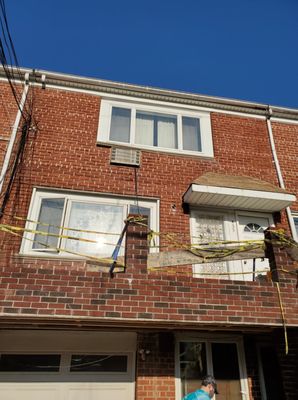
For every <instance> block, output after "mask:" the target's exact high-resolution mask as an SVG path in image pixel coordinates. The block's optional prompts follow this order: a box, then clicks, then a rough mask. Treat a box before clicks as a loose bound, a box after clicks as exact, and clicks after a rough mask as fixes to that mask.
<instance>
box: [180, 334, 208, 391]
mask: <svg viewBox="0 0 298 400" xmlns="http://www.w3.org/2000/svg"><path fill="white" fill-rule="evenodd" d="M179 359H180V377H181V391H182V392H181V396H182V397H183V396H185V395H186V394H187V393H190V392H193V391H195V390H197V389H198V388H200V386H201V381H202V377H203V376H204V375H206V373H207V362H206V346H205V343H198V342H180V344H179Z"/></svg>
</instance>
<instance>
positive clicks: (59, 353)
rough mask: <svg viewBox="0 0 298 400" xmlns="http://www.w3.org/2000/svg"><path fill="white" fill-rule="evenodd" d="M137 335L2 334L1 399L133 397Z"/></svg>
mask: <svg viewBox="0 0 298 400" xmlns="http://www.w3.org/2000/svg"><path fill="white" fill-rule="evenodd" d="M135 346H136V336H135V334H134V333H121V334H119V333H114V332H100V333H98V332H97V333H93V332H62V331H61V332H47V331H11V332H9V331H3V332H0V400H29V399H30V400H99V399H100V400H114V399H117V400H133V399H134V374H135V371H134V364H135V358H134V357H135Z"/></svg>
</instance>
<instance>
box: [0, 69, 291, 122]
mask: <svg viewBox="0 0 298 400" xmlns="http://www.w3.org/2000/svg"><path fill="white" fill-rule="evenodd" d="M18 72H19V73H20V74H21V75H24V76H25V74H26V73H30V74H31V83H32V84H39V85H41V86H42V87H43V88H45V87H46V86H47V85H50V86H51V85H52V86H58V87H62V88H63V87H65V88H73V89H77V90H86V91H93V92H103V93H107V94H116V95H123V96H134V97H139V98H144V99H150V100H158V101H165V102H172V103H177V104H186V105H192V106H199V107H208V108H213V109H214V110H216V109H220V110H227V111H234V112H241V113H245V114H252V113H253V114H256V115H260V116H264V117H267V114H268V105H267V104H262V103H254V102H249V101H242V100H235V99H226V98H223V97H213V96H206V95H200V94H193V93H188V92H183V91H174V90H166V89H160V88H153V87H150V86H141V85H134V84H129V83H121V82H115V81H108V80H102V79H94V78H86V77H81V76H77V75H68V74H61V73H56V72H49V71H44V70H34V69H33V70H31V69H26V68H21V69H19V70H18ZM1 77H2V78H5V75H4V71H3V69H1V68H0V78H1ZM271 109H272V113H273V115H272V116H273V117H275V118H283V119H292V120H297V121H298V109H292V108H285V107H277V106H271Z"/></svg>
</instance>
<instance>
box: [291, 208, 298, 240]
mask: <svg viewBox="0 0 298 400" xmlns="http://www.w3.org/2000/svg"><path fill="white" fill-rule="evenodd" d="M291 218H292V219H293V223H294V226H295V228H296V225H295V219H297V221H298V213H295V212H294V211H291ZM293 239H294V240H296V242H298V232H297V230H296V229H294V230H293Z"/></svg>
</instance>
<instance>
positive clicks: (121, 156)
mask: <svg viewBox="0 0 298 400" xmlns="http://www.w3.org/2000/svg"><path fill="white" fill-rule="evenodd" d="M140 162H141V151H140V150H134V149H125V148H122V147H112V152H111V164H122V165H134V166H139V165H140Z"/></svg>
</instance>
